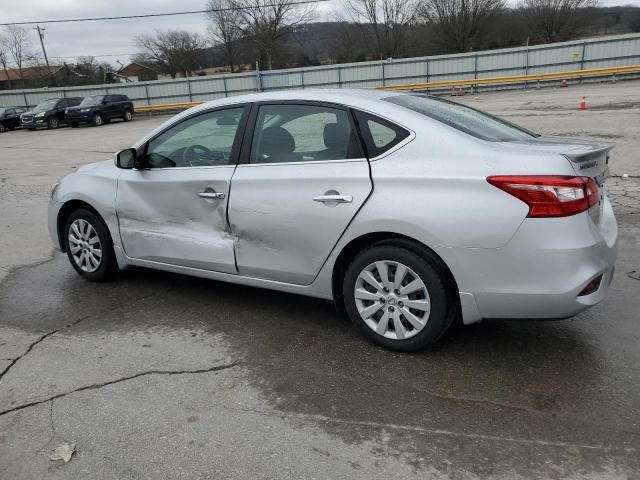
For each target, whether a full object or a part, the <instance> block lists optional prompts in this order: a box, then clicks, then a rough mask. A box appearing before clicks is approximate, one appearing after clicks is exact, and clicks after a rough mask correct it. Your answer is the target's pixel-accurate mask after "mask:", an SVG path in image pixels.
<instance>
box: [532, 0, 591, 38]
mask: <svg viewBox="0 0 640 480" xmlns="http://www.w3.org/2000/svg"><path fill="white" fill-rule="evenodd" d="M597 3H598V2H597V0H523V3H522V6H521V7H522V10H523V13H524V15H525V17H526V18H527V20H528V24H529V30H530V32H531V34H532V36H533V38H535V39H537V40H539V41H541V42H543V43H550V42H561V41H563V40H568V39H570V38H572V37H574V36H575V34H576V33H577V32H578V30H580V28H581V27H582V26H583V24H584V19H585V18H584V16H583V15H581V13H584V11H585V9H587V8H589V7H595V6H597Z"/></svg>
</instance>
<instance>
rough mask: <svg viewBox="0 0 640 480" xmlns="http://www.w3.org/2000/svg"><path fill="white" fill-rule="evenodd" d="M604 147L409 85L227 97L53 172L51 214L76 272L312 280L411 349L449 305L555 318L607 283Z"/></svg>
mask: <svg viewBox="0 0 640 480" xmlns="http://www.w3.org/2000/svg"><path fill="white" fill-rule="evenodd" d="M611 148H612V145H611V144H606V143H596V142H591V141H586V140H576V139H573V138H572V139H562V138H555V137H540V136H538V135H536V134H534V133H531V132H529V131H527V130H525V129H523V128H520V127H517V126H515V125H513V124H510V123H508V122H506V121H504V120H501V119H499V118H496V117H493V116H490V115H487V114H485V113H482V112H480V111H477V110H475V109H472V108H469V107H466V106H462V105H459V104H456V103H452V102H448V101H446V100H442V99H437V98H433V97H429V96H424V95H416V94H398V93H391V92H383V91H371V90H316V91H313V90H299V91H283V92H277V93H265V94H254V95H248V96H237V97H232V98H226V99H221V100H216V101H213V102H209V103H206V104H203V105H200V106H198V107H195V108H192V109H190V110H187V111H185V112H183V113H181V114H179V115H177V116H175V117H173V118H172V119H170V120H168V121H167V122H165V123H164V124H163V125H162V126H160V127H159V128H157V129H156V130H154V131H152V132H151V133H149V134H148V135H147V136H145V137H144V138H142V139H141V140H140V141H139V142H137V143H136V144H135V145H133V147H132V148H129V149H126V150H123V151H121V152H118V153H117V154H116V155H115V159H114V160H112V161H111V160H110V161H105V162H100V163H95V164H91V165H86V166H85V167H83V168H81V169H79V171H78V172H77V173H74V174H72V175H69V176H67V177H65V178H64V179H63V180H62V181H61V182H59V183H57V184H56V185H54V186H53V189H52V193H51V201H50V204H49V231H50V233H51V237H52V239H53V241H54V243H55V245H56V246H57V247H58V248H59V249H61V250H62V251H64V252H66V253H67V255H68V257H69V260H70V262H71V265H72V266H73V267H74V268H75V269H76V270H77V271H78V273H79V274H80V275H82V276H83V277H85V278H87V279H89V280H104V279H106V278H109V277H110V276H111V275H112V274H113V273H114V272H116V271H117V270H118V269H125V268H127V267H129V266H140V267H148V268H155V269H160V270H166V271H170V272H178V273H183V274H187V275H196V276H200V277H204V278H208V279H213V280H221V281H227V282H233V283H238V284H242V285H251V286H257V287H264V288H270V289H274V290H281V291H285V292H292V293H299V294H302V295H309V296H313V297H319V298H323V299H328V300H332V301H334V302H335V303H336V304H338V305H340V306H344V307H345V310H346V311H347V313H348V315H349V316H350V318H351V320H352V321H353V322H354V323H355V325H357V326H358V327H359V328H360V330H361V331H362V332H363V333H364V335H366V336H367V337H368V338H369V339H371V340H372V341H374V342H376V343H378V344H380V345H382V346H384V347H387V348H391V349H395V350H401V351H414V350H418V349H421V348H424V347H427V346H429V345H432V344H433V343H434V342H436V341H437V340H438V339H439V338H440V337H441V336H442V335H443V333H444V332H445V331H446V330H447V328H448V327H449V326H450V325H451V323H452V322H453V321H454V320H456V319H461V320H462V322H464V323H465V324H470V323H474V322H477V321H480V320H481V319H486V318H492V319H498V318H528V319H530V318H536V319H537V318H540V319H543V318H544V319H550V318H566V317H570V316H573V315H576V314H578V313H579V312H581V311H583V310H585V309H587V308H589V307H591V306H593V305H595V304H596V303H598V302H599V301H601V300H602V299H603V298H604V296H605V294H606V292H607V289H608V287H609V283H610V281H611V278H612V274H613V267H614V262H615V257H616V243H617V224H616V220H615V218H614V215H613V211H612V208H611V204H610V203H609V200H608V199H607V196H606V194H605V192H604V189H603V183H604V180H605V178H606V175H607V172H608V168H607V164H608V160H609V152H610V150H611ZM212 288H214V289H215V285H212Z"/></svg>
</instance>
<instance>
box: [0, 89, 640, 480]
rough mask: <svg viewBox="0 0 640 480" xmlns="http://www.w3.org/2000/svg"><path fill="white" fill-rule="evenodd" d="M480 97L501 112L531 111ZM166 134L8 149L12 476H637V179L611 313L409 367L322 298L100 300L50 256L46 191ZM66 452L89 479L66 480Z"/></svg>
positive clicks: (18, 137) (4, 207)
mask: <svg viewBox="0 0 640 480" xmlns="http://www.w3.org/2000/svg"><path fill="white" fill-rule="evenodd" d="M627 84H633V85H635V88H636V89H637V86H638V85H640V83H639V82H626V83H622V82H621V83H619V84H617V85H618V86H620V85H622V86H623V88H622V89H621V92H622V93H621V94H625V95H626V94H627V93H626V92H627V90H628V86H629V85H627ZM625 85H627V86H625ZM580 88H585V89H592V90H593V91H596V92H600V90H599V89H602V88H604V86H597V87H594V86H585V87H580ZM576 91H577V90H576ZM557 93H558V92H557V91H556V90H549V91H548V94H549V96H553V95H556V94H557ZM571 93H573V92H571ZM538 96H539V97H540V98H544V96H545V91H544V90H541V91H539V92H534V93H533V94H532V96H527V97H525V98H524V99H523V100H521V101H522V102H525V103H523V104H522V106H523V107H524V106H527V105H526V102H529V101H531V98H532V97H535V98H538ZM594 96H596V95H594ZM465 98H467V97H465ZM479 98H481V100H478V102H483V104H482V105H479V106H480V107H481V108H486V109H487V110H490V109H489V108H487V107H488V106H489V104H490V105H493V106H494V107H495V109H496V111H494V112H493V113H500V108H502V105H504V104H506V103H514V104H516V103H515V102H517V101H518V100H517V98H516V97H515V95H514V92H507V93H493V94H487V95H484V94H483V95H480V96H479ZM492 99H495V100H492ZM470 100H471V101H475V100H474V99H473V98H472V99H470ZM540 101H541V102H542V100H540ZM611 101H615V98H614V99H613V100H611ZM501 102H502V103H501ZM594 105H597V103H594ZM603 105H604V104H603ZM597 112H599V114H602V113H604V114H608V113H607V112H608V110H606V108H605V109H604V110H602V109H598V110H597ZM616 112H618V113H620V112H622V113H620V114H621V115H628V116H629V118H631V120H629V119H627V120H626V122H627V124H631V122H632V121H633V119H634V118H635V122H636V123H635V125H636V126H638V125H640V121H639V120H638V119H639V117H638V114H639V112H638V111H637V110H636V111H627V110H624V109H622V110H620V109H618V110H616ZM556 113H558V111H557V110H556V111H554V112H551V113H548V115H549V116H551V117H553V114H556ZM560 113H562V112H560ZM518 114H519V115H520V114H522V111H521V110H518ZM539 114H540V111H538V112H537V114H536V115H539ZM523 115H524V114H523ZM633 115H635V117H634V116H633ZM527 119H528V120H527ZM161 120H162V119H160V118H151V119H138V120H136V121H134V122H132V123H131V124H127V126H126V127H125V126H124V125H122V124H118V123H113V124H111V125H107V126H104V127H101V128H99V129H98V128H79V129H75V130H73V131H72V130H71V129H61V130H58V131H51V132H49V131H46V132H37V133H32V132H12V133H9V134H2V135H0V177H1V178H2V179H3V180H2V182H0V242H1V245H2V249H0V278H2V273H1V272H2V271H4V278H3V279H2V281H1V283H0V372H1V373H0V478H3V479H4V478H7V479H29V480H31V479H33V478H52V479H71V478H74V479H75V478H92V479H103V478H104V479H113V478H118V479H146V478H154V479H156V478H157V479H163V478H166V479H180V478H190V479H193V478H225V479H226V478H229V479H236V478H237V479H247V478H264V479H285V478H292V479H306V478H309V479H312V478H362V479H372V478H384V479H388V478H398V479H409V478H433V479H442V480H445V479H487V478H490V479H532V478H536V479H538V478H549V479H559V478H567V479H575V480H578V479H580V480H583V479H615V480H618V479H627V478H628V479H631V478H636V477H638V476H639V475H640V367H639V366H640V349H639V348H638V340H639V337H640V325H639V324H638V319H639V316H638V312H640V296H639V295H638V291H639V289H640V282H639V281H637V280H634V279H633V278H630V277H628V276H627V275H626V273H627V272H629V271H631V270H634V269H637V268H638V267H640V264H639V262H640V215H637V213H638V210H637V207H636V206H635V205H636V204H634V203H633V200H627V199H633V198H637V194H636V193H634V192H637V189H636V188H637V187H636V186H634V185H637V183H636V182H638V179H636V178H630V179H622V178H611V179H610V180H609V182H608V185H607V187H608V189H609V191H610V192H611V193H613V195H612V196H613V197H614V205H615V208H616V212H617V213H618V219H619V222H620V254H619V260H618V265H617V272H616V276H615V278H614V280H613V285H612V289H611V292H610V295H609V297H608V298H607V299H606V300H605V301H604V302H603V303H601V304H600V305H598V306H596V307H595V308H593V309H592V310H590V311H588V312H586V313H584V314H582V315H580V316H578V317H576V318H574V319H571V320H565V321H558V322H528V321H514V322H486V323H482V324H478V325H473V326H469V327H465V328H456V329H454V330H452V331H451V332H450V333H449V334H448V335H447V337H446V338H445V340H444V341H443V342H442V343H441V344H440V345H439V346H438V347H436V348H434V349H432V350H429V351H426V352H422V353H420V354H414V355H406V354H398V353H393V352H388V351H384V350H381V349H379V348H376V347H374V346H372V345H370V344H369V343H367V342H366V341H365V340H364V339H363V338H362V337H361V336H360V335H359V334H358V333H357V332H356V331H355V330H354V329H352V328H351V326H350V325H349V323H348V321H347V320H346V318H345V317H344V316H343V315H342V314H339V313H337V312H336V311H335V310H334V308H333V307H332V306H331V305H330V304H328V303H325V302H322V301H319V300H315V299H310V298H305V297H299V296H293V295H288V294H283V293H278V292H270V291H265V290H259V289H253V288H248V287H239V286H235V285H230V284H224V283H218V282H213V281H206V280H202V279H197V278H189V277H182V276H179V275H173V274H169V273H163V272H154V271H149V270H144V269H135V270H131V271H127V272H124V273H123V274H122V275H120V276H119V278H118V279H117V280H115V281H113V282H109V283H105V284H92V283H89V282H86V281H83V280H82V279H81V278H80V277H79V276H78V275H77V274H75V272H74V271H73V269H72V268H71V266H70V265H68V262H67V259H66V257H65V256H63V255H61V254H52V253H51V251H50V245H49V240H48V238H47V236H46V235H47V234H46V224H45V205H46V201H47V191H48V186H49V184H50V183H52V182H53V181H55V180H56V178H57V177H59V176H61V175H63V174H65V173H67V172H69V171H72V170H73V167H74V166H78V165H81V164H83V163H88V162H89V161H94V160H98V159H101V158H103V157H104V154H100V153H96V152H95V150H104V151H111V150H116V149H118V148H120V147H121V146H125V145H127V144H129V143H131V142H133V141H134V140H135V139H136V138H138V137H139V136H141V135H142V134H143V133H144V132H146V131H148V130H149V129H150V128H152V127H153V126H155V125H157V124H158V123H159V122H160V121H161ZM517 121H518V122H520V123H522V124H524V125H525V126H528V127H530V128H532V129H534V130H536V129H537V130H539V129H540V128H537V126H542V124H544V123H546V122H547V119H540V118H539V117H538V116H532V117H526V115H525V116H523V117H522V119H520V118H519V119H518V120H517ZM526 121H529V122H531V123H529V124H527V123H526ZM535 122H540V124H541V125H537V124H536V123H535ZM594 122H595V123H594V124H593V125H590V124H589V125H587V126H588V129H589V131H592V132H594V133H595V134H602V135H609V134H610V133H609V132H608V130H607V129H608V128H609V124H608V123H602V122H599V121H598V119H597V118H594ZM601 124H602V130H599V128H600V125H601ZM584 128H585V129H586V127H584ZM621 134H624V132H622V133H621ZM630 135H631V138H632V140H630V143H629V145H630V146H633V145H635V148H636V150H635V151H637V147H638V141H640V140H638V141H637V140H636V139H635V137H633V135H635V133H634V134H630ZM624 141H627V137H624ZM98 142H100V143H98ZM634 142H635V143H634ZM96 145H99V146H100V147H99V148H96ZM7 146H10V147H11V148H6V147H7ZM48 146H50V147H48ZM623 150H624V149H623ZM8 151H10V152H11V153H10V154H8V153H7V152H8ZM627 151H632V149H629V150H627ZM623 153H624V151H623ZM632 160H633V159H630V158H627V157H626V156H622V157H616V156H614V157H613V158H612V165H611V167H612V171H613V172H614V173H616V174H620V173H621V172H620V170H622V169H624V170H625V173H628V174H629V175H632V176H634V175H638V174H640V168H638V166H637V164H636V163H634V161H632ZM635 161H637V157H636V159H635ZM620 165H622V167H620ZM634 189H636V190H634ZM614 192H619V193H614ZM615 198H619V201H618V200H615ZM616 202H617V203H616ZM64 442H67V443H76V445H77V451H76V453H75V454H74V456H73V457H72V459H71V461H70V462H69V463H67V464H64V463H63V462H52V461H50V460H49V455H50V454H51V452H52V450H53V449H54V448H55V447H57V446H58V445H60V444H62V443H64Z"/></svg>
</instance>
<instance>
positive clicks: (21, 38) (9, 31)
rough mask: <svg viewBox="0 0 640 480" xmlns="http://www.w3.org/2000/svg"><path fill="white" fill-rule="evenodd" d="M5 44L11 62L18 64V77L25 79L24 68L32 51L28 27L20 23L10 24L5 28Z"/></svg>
mask: <svg viewBox="0 0 640 480" xmlns="http://www.w3.org/2000/svg"><path fill="white" fill-rule="evenodd" d="M3 43H4V45H5V48H6V51H7V52H8V54H9V55H8V56H9V59H10V61H11V63H13V64H14V65H15V66H16V69H17V71H18V78H20V80H22V79H23V68H24V67H25V65H26V62H27V59H29V58H31V57H32V56H33V55H32V53H31V40H30V39H29V32H28V30H27V29H26V28H24V27H21V26H19V25H9V26H7V27H6V29H5V35H4V42H3Z"/></svg>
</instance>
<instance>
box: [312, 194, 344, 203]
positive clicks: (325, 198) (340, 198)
mask: <svg viewBox="0 0 640 480" xmlns="http://www.w3.org/2000/svg"><path fill="white" fill-rule="evenodd" d="M313 201H314V202H323V203H324V202H337V203H351V202H353V197H352V196H351V195H318V196H317V197H313Z"/></svg>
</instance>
